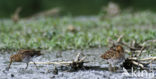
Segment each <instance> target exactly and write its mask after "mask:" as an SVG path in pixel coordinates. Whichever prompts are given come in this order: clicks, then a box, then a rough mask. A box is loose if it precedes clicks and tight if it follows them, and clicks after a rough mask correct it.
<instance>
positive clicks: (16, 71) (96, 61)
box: [0, 48, 152, 79]
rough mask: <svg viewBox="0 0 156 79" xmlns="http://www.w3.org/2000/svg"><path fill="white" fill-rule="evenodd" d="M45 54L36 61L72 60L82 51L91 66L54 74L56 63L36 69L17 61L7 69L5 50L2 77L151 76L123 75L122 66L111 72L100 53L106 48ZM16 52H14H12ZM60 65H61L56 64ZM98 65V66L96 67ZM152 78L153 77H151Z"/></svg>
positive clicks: (0, 60) (93, 78)
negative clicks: (86, 68)
mask: <svg viewBox="0 0 156 79" xmlns="http://www.w3.org/2000/svg"><path fill="white" fill-rule="evenodd" d="M42 52H43V53H44V55H43V56H40V57H37V58H35V59H34V61H36V62H37V61H42V62H46V61H71V60H73V59H74V58H75V57H76V55H77V53H79V52H81V53H82V54H83V55H84V56H87V58H86V61H90V62H89V63H86V64H84V65H85V66H91V67H93V68H92V69H89V70H79V71H76V72H66V71H60V70H59V72H58V74H57V75H55V74H53V72H52V71H53V69H54V65H41V64H37V65H38V66H39V69H36V67H35V66H34V64H30V65H29V67H28V69H27V70H25V69H24V68H25V66H26V64H25V63H18V62H15V63H13V64H12V65H11V69H10V70H9V71H6V67H7V66H8V64H9V56H10V55H11V54H8V53H7V52H3V54H1V55H0V67H1V68H0V79H149V77H132V76H127V75H126V76H123V75H122V73H123V70H122V68H121V69H120V70H118V71H117V72H116V73H112V72H109V71H108V70H107V69H105V68H106V67H108V65H107V64H106V62H105V61H104V60H102V59H101V58H100V55H101V54H102V53H103V52H104V48H99V49H88V50H68V51H63V52H62V51H57V52H52V51H42ZM13 53H15V52H12V54H13ZM55 66H57V67H58V66H59V65H55ZM96 67H97V68H96ZM150 78H152V77H150Z"/></svg>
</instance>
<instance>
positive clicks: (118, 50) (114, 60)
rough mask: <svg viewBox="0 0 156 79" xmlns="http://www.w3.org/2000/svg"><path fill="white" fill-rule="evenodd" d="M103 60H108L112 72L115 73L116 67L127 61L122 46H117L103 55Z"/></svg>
mask: <svg viewBox="0 0 156 79" xmlns="http://www.w3.org/2000/svg"><path fill="white" fill-rule="evenodd" d="M101 58H103V59H105V60H107V62H108V63H109V65H110V66H109V70H110V71H115V66H118V65H120V64H122V62H123V61H124V60H125V52H124V49H123V47H122V46H121V45H116V46H113V47H111V48H110V49H109V50H108V51H106V52H105V53H104V54H102V55H101Z"/></svg>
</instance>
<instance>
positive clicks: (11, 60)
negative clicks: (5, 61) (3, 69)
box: [7, 60, 12, 70]
mask: <svg viewBox="0 0 156 79" xmlns="http://www.w3.org/2000/svg"><path fill="white" fill-rule="evenodd" d="M11 64H12V60H10V63H9V66H8V68H7V70H9V69H10V66H11Z"/></svg>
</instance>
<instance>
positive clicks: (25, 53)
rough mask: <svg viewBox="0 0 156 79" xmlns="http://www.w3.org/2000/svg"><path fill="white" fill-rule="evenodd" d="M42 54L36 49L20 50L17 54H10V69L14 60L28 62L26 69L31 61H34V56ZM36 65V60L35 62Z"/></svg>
mask: <svg viewBox="0 0 156 79" xmlns="http://www.w3.org/2000/svg"><path fill="white" fill-rule="evenodd" d="M40 55H41V53H40V51H36V50H34V49H31V50H19V51H18V52H17V53H16V54H14V55H11V56H10V64H9V66H8V70H9V69H10V66H11V64H12V62H24V63H26V64H27V65H26V67H25V69H27V68H28V65H29V62H30V61H32V58H34V57H37V56H40ZM34 65H35V66H36V63H35V62H34ZM36 68H37V66H36Z"/></svg>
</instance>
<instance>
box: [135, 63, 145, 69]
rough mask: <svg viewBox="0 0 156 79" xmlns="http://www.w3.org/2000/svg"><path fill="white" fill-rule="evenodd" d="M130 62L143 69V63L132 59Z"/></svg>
mask: <svg viewBox="0 0 156 79" xmlns="http://www.w3.org/2000/svg"><path fill="white" fill-rule="evenodd" d="M132 63H133V64H134V65H137V66H139V67H140V68H142V69H144V65H143V64H141V63H139V62H136V61H132Z"/></svg>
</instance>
